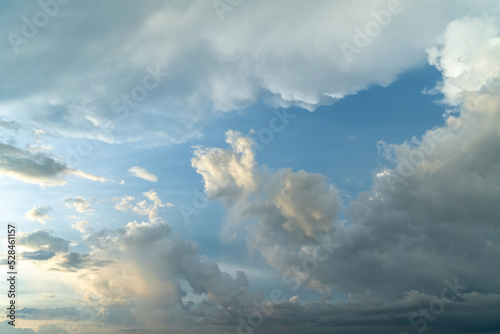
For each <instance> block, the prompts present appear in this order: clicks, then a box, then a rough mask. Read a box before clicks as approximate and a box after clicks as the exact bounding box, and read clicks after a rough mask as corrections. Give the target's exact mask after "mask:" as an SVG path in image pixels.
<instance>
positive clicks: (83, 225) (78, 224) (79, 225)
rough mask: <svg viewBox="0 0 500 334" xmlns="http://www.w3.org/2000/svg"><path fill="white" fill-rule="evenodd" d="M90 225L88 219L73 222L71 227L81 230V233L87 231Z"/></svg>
mask: <svg viewBox="0 0 500 334" xmlns="http://www.w3.org/2000/svg"><path fill="white" fill-rule="evenodd" d="M90 225H91V224H90V223H89V222H88V221H86V220H78V221H76V222H75V223H74V224H71V227H72V228H74V229H75V230H77V231H79V232H80V233H85V232H86V228H87V227H88V226H90Z"/></svg>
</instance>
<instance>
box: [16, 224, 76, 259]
mask: <svg viewBox="0 0 500 334" xmlns="http://www.w3.org/2000/svg"><path fill="white" fill-rule="evenodd" d="M17 242H18V244H19V245H20V246H26V247H28V248H31V249H34V250H41V251H45V252H54V253H61V252H62V253H65V252H68V251H69V241H67V240H64V239H62V238H59V237H54V236H52V235H50V234H49V231H47V230H38V229H37V230H36V231H34V232H30V233H22V232H21V233H20V234H19V236H18V239H17ZM45 254H47V253H45Z"/></svg>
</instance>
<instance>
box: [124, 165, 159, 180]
mask: <svg viewBox="0 0 500 334" xmlns="http://www.w3.org/2000/svg"><path fill="white" fill-rule="evenodd" d="M128 172H130V173H132V174H134V176H135V177H138V178H140V179H143V180H146V181H149V182H156V181H158V177H157V176H156V175H154V174H152V173H150V172H148V171H147V170H145V169H144V168H141V167H137V166H135V167H130V168H129V170H128Z"/></svg>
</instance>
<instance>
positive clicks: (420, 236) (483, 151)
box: [193, 18, 500, 302]
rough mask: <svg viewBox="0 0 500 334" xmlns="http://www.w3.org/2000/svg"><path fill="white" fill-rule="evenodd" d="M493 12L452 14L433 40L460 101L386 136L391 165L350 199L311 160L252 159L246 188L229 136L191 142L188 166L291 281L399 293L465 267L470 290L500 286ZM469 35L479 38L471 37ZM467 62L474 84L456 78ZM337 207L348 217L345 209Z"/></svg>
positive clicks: (452, 99) (323, 288)
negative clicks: (217, 142) (204, 144)
mask: <svg viewBox="0 0 500 334" xmlns="http://www.w3.org/2000/svg"><path fill="white" fill-rule="evenodd" d="M494 22H495V21H493V20H492V19H489V18H483V19H479V18H464V19H463V20H458V21H454V22H452V23H451V24H450V25H449V27H448V28H447V30H446V33H445V36H444V38H443V44H442V45H438V46H437V47H436V48H435V49H430V50H429V54H430V59H431V62H433V63H435V64H437V65H438V66H439V68H440V69H441V70H442V71H443V84H442V85H440V86H438V87H437V88H436V89H438V90H439V89H440V90H441V91H442V93H443V94H444V96H445V99H446V101H449V103H451V104H452V106H456V107H455V110H452V111H450V112H448V113H447V114H446V115H445V117H446V120H445V124H444V125H443V126H438V127H435V128H433V129H430V130H427V131H426V132H425V133H424V134H423V135H422V136H421V137H419V138H416V137H415V138H413V139H411V140H409V141H406V142H404V143H402V144H387V143H384V142H381V143H379V148H380V151H381V158H382V159H386V160H385V161H384V163H385V166H381V168H380V171H379V172H377V173H375V176H374V180H373V186H372V188H371V190H369V191H367V192H363V193H361V194H360V195H359V196H358V198H357V199H356V200H354V201H351V202H350V203H349V204H348V206H347V207H346V208H345V209H344V208H343V205H342V201H341V198H340V196H339V192H338V190H337V189H336V187H335V186H334V185H330V184H328V183H327V182H326V180H325V178H324V177H322V176H320V175H314V174H308V173H306V172H304V171H299V172H297V173H294V172H292V171H291V170H289V169H282V170H278V171H268V169H266V168H265V167H262V166H258V165H256V166H255V167H252V169H247V171H248V172H249V173H252V177H251V178H246V179H247V180H248V179H251V180H252V179H253V180H257V181H256V183H255V185H256V186H255V190H252V191H249V188H248V187H244V186H243V185H241V184H238V183H237V182H236V180H237V178H235V177H232V176H231V173H232V172H233V170H234V169H233V165H231V164H230V163H228V161H232V160H231V159H233V160H236V161H237V159H236V158H237V157H238V156H239V154H240V153H239V152H238V150H237V149H235V148H234V147H232V148H231V150H229V151H227V150H221V149H218V148H211V149H203V151H198V152H195V155H194V158H193V161H195V163H193V166H194V167H195V168H197V169H198V170H197V171H198V172H199V173H200V174H202V176H203V179H204V182H205V191H206V193H207V194H208V195H212V196H211V198H214V199H215V198H216V199H219V200H221V201H222V202H223V203H225V204H226V205H227V206H228V208H229V209H230V213H229V217H231V219H230V220H231V224H232V226H233V228H236V229H237V228H238V224H240V225H244V226H247V225H249V226H250V227H249V228H247V231H250V232H251V234H250V235H249V236H248V241H247V244H248V246H249V249H250V251H252V252H254V253H256V254H258V255H261V256H262V257H263V258H264V259H265V261H266V262H267V263H268V264H270V265H271V266H273V267H274V268H276V269H277V270H278V272H279V273H280V274H281V275H282V278H283V280H284V281H285V282H287V284H289V285H290V286H291V288H292V289H296V288H297V287H299V286H305V287H308V288H310V289H314V290H318V291H320V292H321V293H323V294H326V295H328V294H329V291H330V289H331V288H332V287H335V288H336V289H337V290H342V291H345V292H347V293H348V294H349V296H350V298H352V299H357V300H360V301H373V300H378V301H382V302H394V301H396V300H398V299H400V298H401V296H403V294H404V293H405V292H408V291H411V290H418V291H420V292H421V293H429V294H432V293H435V292H436V289H437V287H439V286H440V284H441V283H440V282H441V281H442V280H443V279H444V278H447V277H460V279H461V280H462V281H464V283H465V284H466V285H467V286H468V287H469V288H470V289H471V291H477V292H480V293H488V292H490V293H499V292H500V291H499V290H498V287H497V285H496V282H497V281H498V279H500V277H499V276H498V275H497V274H495V273H494V272H491V270H490V268H491V266H492V265H494V264H493V263H494V260H493V259H497V258H499V257H500V247H498V243H496V241H495V240H497V239H498V238H499V237H500V236H499V234H498V231H497V229H496V226H497V222H498V220H499V219H500V211H499V208H498V205H497V204H496V202H495V199H496V198H499V197H500V187H499V184H500V178H499V175H500V160H499V158H498V155H497V154H495V153H494V152H498V151H500V141H499V139H498V138H499V135H498V134H499V129H498V124H499V123H500V98H499V96H500V77H499V75H500V71H496V70H494V71H493V72H492V71H490V70H489V69H490V68H493V69H496V68H497V67H496V66H497V65H498V59H500V58H499V57H498V55H499V52H500V47H499V45H500V44H499V43H498V38H499V37H498V36H499V34H498V31H499V30H498V29H496V28H494V27H496V26H497V23H494ZM494 24H495V25H494ZM478 27H479V28H478ZM483 30H484V31H485V32H486V33H485V34H480V33H479V32H480V31H483ZM463 32H467V33H463ZM468 40H474V41H475V42H474V45H475V47H474V48H469V47H468V46H467V47H464V45H468V44H467V41H468ZM457 57H458V58H459V59H460V66H458V65H457V63H456V62H455V59H457ZM483 66H485V67H483ZM463 68H465V69H467V71H468V72H467V73H466V75H467V77H468V78H473V80H472V81H473V82H476V84H474V85H471V84H469V81H468V80H465V81H464V82H462V81H461V80H462V78H461V75H462V73H463V72H462V69H463ZM450 87H454V88H453V89H451V88H450ZM200 152H201V153H200ZM248 155H249V156H250V154H248ZM225 157H230V159H225ZM232 157H236V158H232ZM209 158H210V159H209ZM200 161H201V162H203V163H201V164H200V163H199V162H200ZM252 166H253V161H252ZM237 167H238V168H239V167H240V166H239V165H237ZM213 180H222V182H220V181H219V182H214V181H213ZM228 189H231V191H227V190H228ZM244 190H245V191H246V192H245V196H243V197H242V196H241V193H242V192H243V191H244ZM340 210H342V211H344V216H346V217H349V219H348V221H342V220H341V219H340V218H339V217H340V216H339V211H340ZM228 220H229V219H228ZM255 220H256V221H257V224H256V223H255ZM346 223H347V224H346ZM240 228H241V227H240Z"/></svg>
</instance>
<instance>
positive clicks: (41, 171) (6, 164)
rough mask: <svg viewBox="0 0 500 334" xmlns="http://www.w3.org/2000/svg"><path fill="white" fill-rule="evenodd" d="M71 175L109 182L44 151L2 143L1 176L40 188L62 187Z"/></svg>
mask: <svg viewBox="0 0 500 334" xmlns="http://www.w3.org/2000/svg"><path fill="white" fill-rule="evenodd" d="M70 175H74V176H77V177H80V178H84V179H88V180H92V181H98V182H106V181H107V179H106V178H104V177H99V176H96V175H92V174H87V173H85V172H83V171H80V170H77V169H74V168H72V167H70V166H68V165H66V164H65V163H64V162H62V161H59V160H57V159H56V158H55V157H53V156H51V155H50V154H48V153H47V152H45V151H44V150H43V149H42V150H40V148H36V147H28V148H26V149H23V148H19V147H17V146H14V145H11V144H4V143H0V176H8V177H10V178H13V179H16V180H20V181H23V182H26V183H32V184H38V185H40V186H60V185H64V184H66V177H67V176H70Z"/></svg>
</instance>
